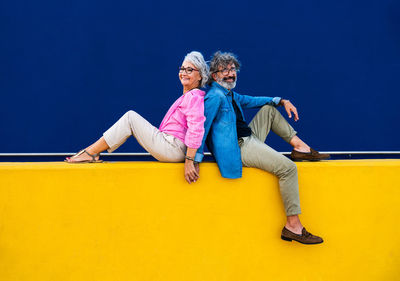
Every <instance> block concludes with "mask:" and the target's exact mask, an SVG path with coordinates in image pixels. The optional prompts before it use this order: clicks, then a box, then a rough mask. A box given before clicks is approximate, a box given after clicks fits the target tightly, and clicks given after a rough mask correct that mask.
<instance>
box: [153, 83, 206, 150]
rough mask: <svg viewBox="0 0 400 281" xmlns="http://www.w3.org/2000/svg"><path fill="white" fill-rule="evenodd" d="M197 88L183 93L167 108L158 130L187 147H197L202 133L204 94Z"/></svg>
mask: <svg viewBox="0 0 400 281" xmlns="http://www.w3.org/2000/svg"><path fill="white" fill-rule="evenodd" d="M205 94H206V93H205V92H204V91H201V90H199V89H193V90H191V91H189V92H186V93H185V94H183V95H182V96H181V97H180V98H179V99H177V100H176V101H175V102H174V104H173V105H171V107H170V108H169V110H168V112H167V114H166V115H165V117H164V119H163V120H162V122H161V125H160V128H159V129H160V131H161V132H164V133H166V134H169V135H172V136H174V137H176V138H178V139H180V140H181V141H182V142H183V143H184V144H185V145H186V146H187V147H190V148H199V147H200V145H201V142H202V140H203V135H204V121H205V120H206V118H205V117H204V95H205Z"/></svg>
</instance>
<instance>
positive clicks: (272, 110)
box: [260, 104, 277, 113]
mask: <svg viewBox="0 0 400 281" xmlns="http://www.w3.org/2000/svg"><path fill="white" fill-rule="evenodd" d="M260 111H264V112H265V113H275V112H276V111H277V110H276V108H275V106H272V105H269V104H266V105H264V106H263V107H261V109H260Z"/></svg>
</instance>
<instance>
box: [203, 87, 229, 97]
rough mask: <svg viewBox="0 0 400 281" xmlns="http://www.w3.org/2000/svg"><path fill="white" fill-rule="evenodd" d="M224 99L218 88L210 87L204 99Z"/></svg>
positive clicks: (222, 92)
mask: <svg viewBox="0 0 400 281" xmlns="http://www.w3.org/2000/svg"><path fill="white" fill-rule="evenodd" d="M223 97H225V93H224V91H223V90H222V89H220V88H219V87H211V88H210V89H208V90H207V93H206V96H205V98H206V99H220V98H223Z"/></svg>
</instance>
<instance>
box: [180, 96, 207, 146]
mask: <svg viewBox="0 0 400 281" xmlns="http://www.w3.org/2000/svg"><path fill="white" fill-rule="evenodd" d="M181 111H182V113H183V114H184V115H185V116H186V124H187V126H188V129H187V131H186V135H185V141H184V143H185V145H186V146H187V147H190V148H199V147H200V145H201V141H202V139H203V135H204V121H205V119H206V118H205V117H204V97H203V96H201V95H198V94H195V93H187V94H186V96H185V98H184V100H183V102H182V103H181Z"/></svg>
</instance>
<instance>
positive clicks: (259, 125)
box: [239, 105, 301, 216]
mask: <svg viewBox="0 0 400 281" xmlns="http://www.w3.org/2000/svg"><path fill="white" fill-rule="evenodd" d="M249 126H250V128H251V130H252V135H251V136H249V137H244V138H242V140H239V145H240V150H241V157H242V162H243V165H244V166H246V167H255V168H259V169H262V170H264V171H267V172H270V173H272V174H274V175H276V176H277V177H278V179H279V188H280V193H281V196H282V200H283V204H284V207H285V212H286V215H287V216H292V215H298V214H300V213H301V209H300V198H299V184H298V179H297V167H296V165H295V164H294V163H293V162H292V161H291V160H289V159H288V158H287V157H285V156H283V155H282V154H280V153H279V152H277V151H275V150H274V149H272V148H271V147H269V146H268V145H266V144H265V143H264V142H265V139H266V138H267V135H268V133H269V132H270V131H271V130H272V131H273V132H274V133H276V134H277V135H278V136H280V137H282V138H283V139H284V140H285V141H286V142H289V141H290V140H291V139H292V138H293V137H294V136H295V135H296V131H295V130H294V129H293V128H292V126H290V125H289V123H288V122H287V121H286V120H285V118H283V116H282V115H281V114H280V113H279V111H278V110H276V108H275V107H273V106H270V105H265V106H263V107H262V108H261V109H260V110H259V111H258V113H257V114H256V116H255V117H254V118H253V120H252V121H251V122H250V124H249Z"/></svg>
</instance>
